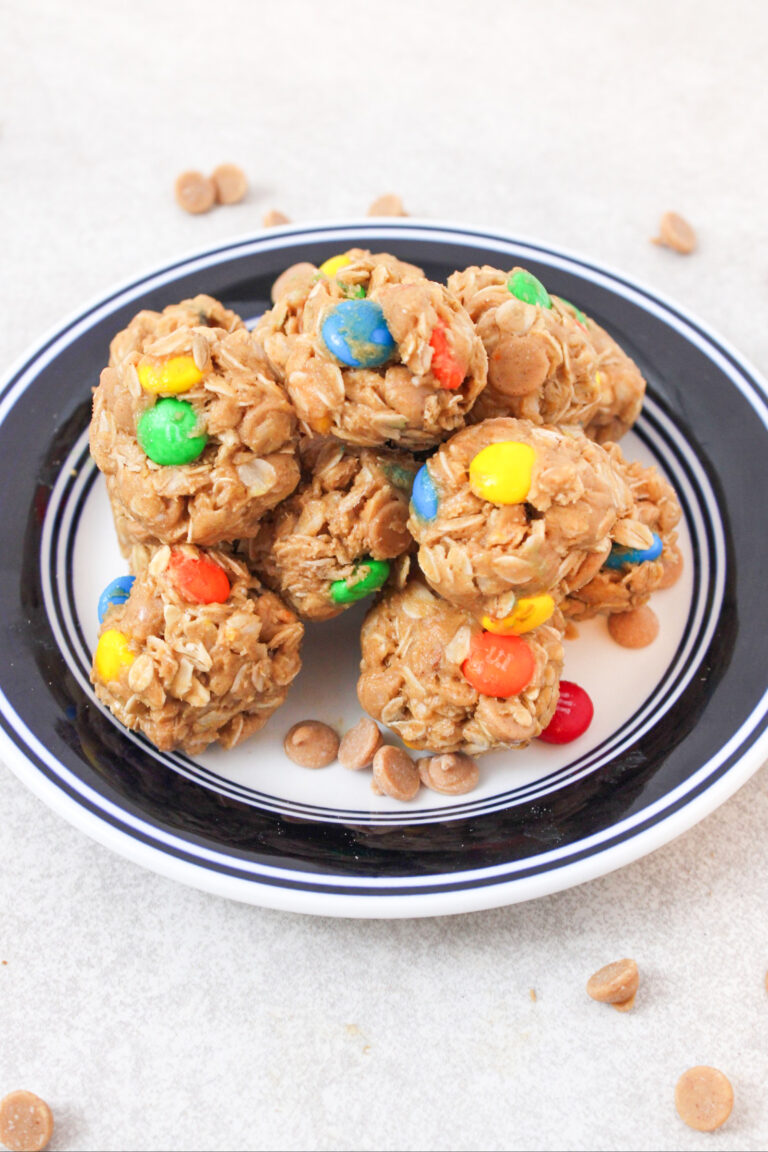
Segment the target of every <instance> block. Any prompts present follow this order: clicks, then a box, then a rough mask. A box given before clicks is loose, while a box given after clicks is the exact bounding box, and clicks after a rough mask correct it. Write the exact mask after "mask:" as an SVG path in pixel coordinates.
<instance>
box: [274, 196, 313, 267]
mask: <svg viewBox="0 0 768 1152" xmlns="http://www.w3.org/2000/svg"><path fill="white" fill-rule="evenodd" d="M290 222H291V218H290V216H286V214H285V212H278V210H277V208H270V210H269V212H265V213H264V215H263V216H262V218H261V226H262V228H277V227H279V226H280V224H290ZM313 272H314V268H313Z"/></svg>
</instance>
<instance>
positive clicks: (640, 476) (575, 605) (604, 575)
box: [562, 444, 682, 620]
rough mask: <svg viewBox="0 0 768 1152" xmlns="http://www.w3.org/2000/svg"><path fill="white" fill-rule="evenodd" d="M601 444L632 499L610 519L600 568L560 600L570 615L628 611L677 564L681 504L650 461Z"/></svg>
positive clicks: (675, 572) (665, 583)
mask: <svg viewBox="0 0 768 1152" xmlns="http://www.w3.org/2000/svg"><path fill="white" fill-rule="evenodd" d="M605 448H606V451H607V453H608V455H609V456H610V458H611V460H612V461H613V463H614V466H615V468H616V470H617V472H619V474H620V475H621V476H622V477H623V479H624V480H625V481H626V483H627V486H628V487H629V490H630V492H631V494H632V500H633V504H632V508H631V511H630V516H629V521H627V520H626V519H622V520H617V522H616V524H615V525H614V528H613V530H612V532H611V540H612V547H611V551H610V552H609V554H608V556H607V557H606V559H605V561H604V563H603V566H602V567H601V568H600V571H599V572H596V573H595V575H594V576H593V577H592V579H591V580H588V581H587V583H586V584H583V585H582V586H581V588H578V589H576V590H574V591H573V592H572V593H571V595H570V596H568V597H567V598H566V599H565V600H564V601H563V605H562V608H563V612H564V614H565V616H566V617H567V618H569V619H572V620H584V619H587V618H588V617H590V616H595V615H596V614H597V613H598V612H604V613H607V614H613V613H617V612H621V613H623V612H631V611H634V609H636V608H640V607H641V606H642V605H643V604H645V603H647V601H648V599H649V597H650V596H651V594H652V593H653V592H655V591H656V590H657V589H659V588H665V587H669V586H670V585H671V584H674V582H675V581H676V579H677V578H678V576H679V574H680V569H681V566H682V557H681V555H680V550H679V548H678V547H677V532H676V531H675V529H676V528H677V525H678V522H679V520H680V516H681V510H680V505H679V504H678V501H677V496H676V495H675V492H674V489H673V488H672V485H671V484H670V483H669V482H668V481H667V480H665V479H664V477H663V476H662V475H661V474H660V473H659V472H658V471H657V470H656V468H654V467H653V465H651V466H650V467H644V466H643V465H642V464H639V463H637V462H632V463H630V462H629V461H627V460H625V459H624V457H623V455H622V452H621V449H620V448H619V446H618V444H606V445H605Z"/></svg>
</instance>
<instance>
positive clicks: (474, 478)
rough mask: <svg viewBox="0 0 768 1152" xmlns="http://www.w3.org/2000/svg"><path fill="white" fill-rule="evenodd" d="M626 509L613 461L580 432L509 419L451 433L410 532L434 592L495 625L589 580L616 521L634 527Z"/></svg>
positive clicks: (432, 463)
mask: <svg viewBox="0 0 768 1152" xmlns="http://www.w3.org/2000/svg"><path fill="white" fill-rule="evenodd" d="M632 506H633V502H632V496H631V493H630V490H629V488H628V486H627V484H626V481H625V480H624V478H623V477H622V475H621V474H620V473H619V471H618V470H617V469H616V467H615V466H614V463H613V461H612V459H611V457H610V456H609V454H608V453H607V452H606V451H605V450H604V449H603V448H601V447H600V445H598V444H595V443H594V442H593V441H591V440H589V439H588V438H587V437H586V436H585V435H584V434H583V432H581V431H580V430H578V429H556V428H542V427H539V426H537V425H535V424H532V423H531V422H530V421H528V420H515V419H511V418H507V419H496V420H487V421H485V423H483V424H478V425H475V426H474V427H471V428H466V429H464V430H463V431H462V432H458V433H457V434H456V435H455V436H453V437H452V438H451V439H450V440H449V441H447V443H445V444H443V445H442V446H441V447H440V448H439V449H438V450H437V452H435V454H434V455H433V456H431V457H430V458H429V460H428V461H427V463H426V464H425V465H424V467H423V468H422V469H421V470H420V472H419V473H418V474H417V476H416V480H415V481H414V486H413V494H412V499H411V515H410V518H409V521H408V526H409V528H410V530H411V533H412V535H413V537H414V539H415V540H416V541H417V542H418V544H419V552H418V560H419V564H420V566H421V569H422V571H423V573H424V575H425V577H426V578H427V581H428V582H429V584H430V585H431V586H432V587H433V588H434V589H435V591H436V592H437V593H438V594H439V595H441V596H444V597H445V598H446V599H448V600H451V601H452V602H453V603H455V604H457V605H459V606H460V607H462V608H465V609H466V610H467V611H469V612H472V613H473V614H474V615H476V616H477V617H479V618H481V617H487V618H490V619H491V620H494V621H496V622H497V623H499V624H501V623H502V622H503V621H504V620H505V618H507V617H508V616H509V615H510V613H513V612H514V611H515V609H516V606H517V601H518V599H519V598H526V599H527V598H533V597H539V596H541V595H542V594H547V595H548V596H550V597H551V598H552V600H554V601H555V602H558V601H559V600H561V599H562V598H563V596H565V595H567V594H568V593H569V592H572V591H573V590H575V589H577V588H579V587H581V585H583V584H585V583H586V582H587V581H588V580H590V579H591V578H592V577H593V576H594V575H595V574H596V573H597V572H598V571H599V570H600V568H601V567H602V565H603V563H604V561H605V560H606V558H607V556H608V554H609V552H610V548H611V540H612V537H611V533H612V532H613V531H614V528H615V525H616V522H617V520H619V519H620V518H623V519H624V520H625V531H626V532H629V531H630V529H631V527H632V526H633V525H634V523H635V522H634V521H632V520H631V510H632ZM636 528H637V531H640V529H643V530H644V526H643V525H641V524H638V525H636ZM539 607H541V605H539ZM519 610H520V609H519V608H518V611H519ZM550 611H551V608H550ZM484 622H485V621H484ZM486 626H488V625H486ZM513 631H514V628H513Z"/></svg>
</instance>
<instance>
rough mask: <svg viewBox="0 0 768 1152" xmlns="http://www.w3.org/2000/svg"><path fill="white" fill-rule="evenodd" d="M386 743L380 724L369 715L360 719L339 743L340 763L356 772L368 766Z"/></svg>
mask: <svg viewBox="0 0 768 1152" xmlns="http://www.w3.org/2000/svg"><path fill="white" fill-rule="evenodd" d="M383 743H384V737H383V736H382V735H381V732H380V731H379V728H378V725H377V724H376V723H375V721H373V720H371V719H370V717H368V716H363V718H362V720H358V722H357V724H355V726H354V728H350V730H349V732H346V733H345V734H344V736H343V737H342V740H341V744H340V745H339V764H341V765H342V766H343V767H344V768H350V769H352V771H353V772H356V771H357V770H358V769H359V768H368V767H369V766H370V764H371V761H372V760H373V757H374V755H375V754H376V752H378V750H379V748H380V747H381V745H382V744H383Z"/></svg>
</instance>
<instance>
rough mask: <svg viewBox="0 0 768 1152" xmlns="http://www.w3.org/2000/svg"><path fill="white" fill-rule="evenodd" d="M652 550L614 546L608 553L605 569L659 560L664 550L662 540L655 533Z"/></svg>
mask: <svg viewBox="0 0 768 1152" xmlns="http://www.w3.org/2000/svg"><path fill="white" fill-rule="evenodd" d="M652 535H653V543H652V544H651V546H650V548H622V547H621V545H619V544H614V545H613V547H612V548H611V550H610V552H609V553H608V559H607V560H606V561H605V563H604V565H603V567H604V568H623V567H624V565H625V564H642V563H643V562H644V561H646V560H658V558H659V556H661V553H662V550H663V547H664V546H663V544H662V543H661V538H660V537H659V536H657V534H656V533H655V532H654V533H652Z"/></svg>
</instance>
